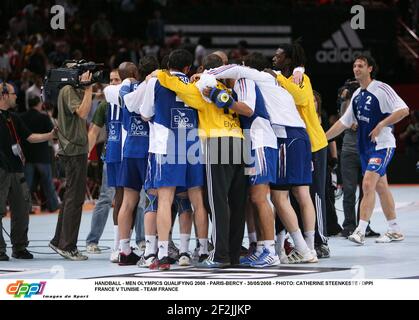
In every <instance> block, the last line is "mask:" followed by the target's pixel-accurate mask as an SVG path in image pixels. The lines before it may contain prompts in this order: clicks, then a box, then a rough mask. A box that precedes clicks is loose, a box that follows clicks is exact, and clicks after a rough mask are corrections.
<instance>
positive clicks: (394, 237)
mask: <svg viewBox="0 0 419 320" xmlns="http://www.w3.org/2000/svg"><path fill="white" fill-rule="evenodd" d="M402 240H404V235H402V234H401V233H398V232H390V231H387V232H386V233H385V234H384V235H382V236H381V237H379V238H378V239H377V240H375V242H376V243H390V242H393V241H402Z"/></svg>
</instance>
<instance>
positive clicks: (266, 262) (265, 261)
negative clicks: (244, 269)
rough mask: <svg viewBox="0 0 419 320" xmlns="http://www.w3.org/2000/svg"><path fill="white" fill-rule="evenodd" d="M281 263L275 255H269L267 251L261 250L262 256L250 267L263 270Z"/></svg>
mask: <svg viewBox="0 0 419 320" xmlns="http://www.w3.org/2000/svg"><path fill="white" fill-rule="evenodd" d="M280 264H281V262H280V261H279V257H278V256H277V255H276V254H271V253H270V252H269V250H268V249H266V248H263V252H262V254H261V255H260V256H259V258H258V259H257V260H256V261H253V262H252V263H251V264H250V266H251V267H255V268H265V267H270V266H279V265H280Z"/></svg>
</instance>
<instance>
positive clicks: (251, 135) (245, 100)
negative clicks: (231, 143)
mask: <svg viewBox="0 0 419 320" xmlns="http://www.w3.org/2000/svg"><path fill="white" fill-rule="evenodd" d="M226 82H227V84H228V85H231V86H232V87H233V88H232V89H233V98H234V100H235V102H234V108H235V109H234V110H235V111H236V112H237V113H238V114H239V115H240V116H239V117H240V123H241V126H242V129H243V133H244V136H245V141H246V142H247V143H246V144H245V152H246V153H248V156H249V158H248V159H247V160H246V163H247V165H246V170H245V172H246V174H247V175H248V182H249V185H250V188H249V198H250V202H248V204H247V206H246V210H247V211H248V215H252V217H250V219H248V223H249V220H252V219H251V218H253V220H254V221H255V224H256V230H258V231H259V232H257V247H256V250H255V252H251V253H249V255H248V256H246V257H244V258H242V259H240V264H242V265H250V266H251V267H259V268H261V267H267V266H273V265H278V264H279V263H280V262H279V257H278V255H277V254H276V252H275V239H274V237H275V235H274V228H273V225H274V214H273V211H272V208H271V206H270V204H269V201H268V195H269V191H270V190H269V184H270V183H274V182H275V181H276V173H277V168H276V164H277V161H278V150H277V139H276V136H275V133H274V131H273V129H272V126H271V123H270V118H269V114H268V112H267V110H266V107H265V102H264V100H263V97H262V94H261V92H260V89H259V88H258V86H257V85H256V84H255V82H254V81H252V80H249V79H245V78H241V79H238V80H237V81H235V80H227V81H226ZM248 228H249V225H248Z"/></svg>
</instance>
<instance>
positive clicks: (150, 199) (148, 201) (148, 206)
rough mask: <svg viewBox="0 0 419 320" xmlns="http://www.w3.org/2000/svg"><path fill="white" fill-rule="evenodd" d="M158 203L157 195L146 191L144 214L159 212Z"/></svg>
mask: <svg viewBox="0 0 419 320" xmlns="http://www.w3.org/2000/svg"><path fill="white" fill-rule="evenodd" d="M157 203H158V202H157V196H155V195H152V194H148V193H146V194H145V209H144V214H146V213H148V212H157Z"/></svg>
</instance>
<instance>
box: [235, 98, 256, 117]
mask: <svg viewBox="0 0 419 320" xmlns="http://www.w3.org/2000/svg"><path fill="white" fill-rule="evenodd" d="M230 109H231V110H233V111H234V112H236V113H237V114H241V115H243V116H246V117H251V116H252V115H253V110H252V109H251V108H250V107H249V106H248V105H247V104H245V103H243V102H240V101H236V102H234V103H233V105H232V106H231V108H230Z"/></svg>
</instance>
